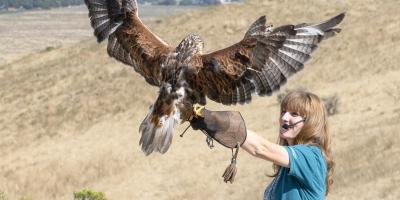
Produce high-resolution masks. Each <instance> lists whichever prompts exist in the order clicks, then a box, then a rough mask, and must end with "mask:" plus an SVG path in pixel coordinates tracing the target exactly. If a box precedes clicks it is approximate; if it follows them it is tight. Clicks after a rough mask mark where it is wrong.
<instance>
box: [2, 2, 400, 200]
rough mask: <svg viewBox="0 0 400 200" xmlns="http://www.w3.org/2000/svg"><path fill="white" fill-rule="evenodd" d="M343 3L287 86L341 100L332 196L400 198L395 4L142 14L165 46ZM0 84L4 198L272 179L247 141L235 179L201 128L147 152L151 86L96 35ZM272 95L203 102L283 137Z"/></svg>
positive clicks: (248, 187) (225, 37)
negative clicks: (330, 32)
mask: <svg viewBox="0 0 400 200" xmlns="http://www.w3.org/2000/svg"><path fill="white" fill-rule="evenodd" d="M343 11H346V12H347V16H346V18H345V20H344V21H343V23H342V24H341V25H340V27H341V28H342V29H343V30H342V32H341V33H340V34H339V35H338V36H337V37H334V38H331V39H329V40H327V41H325V42H323V43H322V45H321V46H320V48H319V49H318V50H317V51H316V52H315V54H314V55H313V59H312V60H311V62H309V63H308V64H307V65H306V67H305V68H304V70H303V71H302V72H300V73H298V74H296V75H295V76H293V77H292V78H291V79H290V80H289V81H288V84H287V85H285V86H284V88H283V89H282V90H283V91H284V90H285V89H295V88H298V87H303V88H306V89H308V90H310V91H312V92H314V93H316V94H318V95H320V96H321V97H329V96H332V95H334V94H336V95H337V96H338V97H339V101H340V104H339V107H338V113H337V114H335V115H333V116H331V117H330V118H329V122H330V131H331V134H332V135H333V138H334V141H333V147H334V156H335V160H336V170H335V183H334V187H333V190H332V192H331V193H330V194H329V196H328V199H330V200H333V199H346V200H347V199H357V200H358V199H400V169H399V168H398V166H399V165H400V137H399V136H398V135H399V134H398V130H399V129H400V104H399V101H400V78H399V77H400V67H399V63H400V57H399V55H400V48H399V45H400V24H399V22H400V15H399V14H398V13H399V12H400V2H399V1H397V0H387V1H373V0H355V1H324V0H298V1H277V0H271V1H266V0H249V1H247V2H246V4H244V5H223V6H218V7H215V8H209V9H207V10H199V11H196V12H191V13H186V14H183V15H180V16H173V17H168V18H160V19H158V20H149V21H148V25H149V27H150V28H151V29H152V30H154V31H155V32H156V33H157V34H158V35H160V36H161V37H162V38H164V39H165V40H166V41H168V42H169V43H170V44H171V45H177V44H178V43H179V42H180V40H181V39H182V38H183V37H184V36H185V35H186V34H187V33H189V32H195V33H198V34H200V35H201V36H202V38H203V40H204V42H205V48H206V51H212V50H216V49H219V48H223V47H226V46H227V45H230V44H233V43H234V42H236V41H239V40H240V39H241V38H242V37H243V35H244V33H245V31H246V30H247V28H248V26H249V25H250V24H251V23H252V22H253V21H254V20H256V19H257V18H258V17H259V16H261V15H264V14H266V15H267V19H268V21H269V22H270V23H273V24H274V25H275V27H276V26H279V25H283V24H288V23H301V22H317V21H321V20H325V19H328V18H329V17H331V16H334V15H336V14H338V13H340V12H343ZM87 23H89V20H87ZM0 85H1V90H0V105H1V106H0V137H1V138H2V139H1V140H0V155H1V157H0V159H1V162H0V192H4V194H6V195H7V196H8V198H9V199H17V198H19V197H21V196H29V197H32V199H37V200H39V199H72V198H73V192H74V191H80V190H82V189H83V188H91V189H93V190H95V191H101V192H104V194H105V196H107V198H108V199H126V200H130V199H221V200H223V199H234V200H235V199H237V200H239V199H241V200H242V199H261V198H262V194H263V192H264V189H265V186H266V185H267V184H268V183H269V182H270V181H271V179H270V178H269V177H268V176H266V174H271V173H272V167H271V163H269V162H266V161H263V160H260V159H257V158H254V157H251V156H250V155H248V154H247V153H245V152H244V151H241V152H240V153H239V158H238V174H237V177H236V181H235V182H234V183H233V184H225V183H224V182H223V179H222V178H221V175H222V173H223V171H224V169H225V167H226V166H227V165H228V164H229V159H230V155H231V152H230V150H228V149H225V148H224V147H221V146H220V145H216V147H215V148H214V149H212V150H210V149H209V148H208V147H207V145H206V143H205V137H204V135H203V134H202V133H200V132H195V131H193V130H190V131H188V132H187V133H186V134H185V136H184V137H183V138H181V137H179V136H178V134H180V133H181V131H183V130H184V128H186V126H187V124H183V125H181V126H180V130H179V131H176V133H175V137H174V140H173V143H172V146H171V148H170V150H169V151H168V152H167V153H166V154H165V155H159V154H154V155H150V156H148V157H146V156H145V155H144V154H143V153H142V152H141V151H140V147H139V145H138V143H139V133H138V126H139V124H140V122H141V121H142V119H143V117H144V116H145V114H146V113H147V108H148V106H149V105H150V104H151V103H152V102H153V101H154V99H155V97H156V95H157V88H155V87H151V86H149V85H148V84H146V83H145V81H144V79H143V78H142V77H140V76H139V75H138V74H137V73H135V72H134V71H133V70H132V69H131V68H129V67H127V66H125V65H122V64H120V63H118V62H117V61H115V60H113V59H111V58H109V57H108V55H107V53H106V47H105V44H101V45H99V44H97V43H96V42H95V38H90V39H85V40H83V41H81V42H79V43H76V44H73V45H62V46H61V47H59V48H54V49H47V50H46V51H41V52H37V53H33V54H31V55H28V56H25V57H23V58H20V59H16V60H15V61H13V62H10V63H8V64H4V65H1V66H0ZM277 94H278V93H276V94H274V95H273V96H272V97H264V98H254V99H253V102H252V103H251V104H248V105H243V106H231V107H227V106H221V105H218V104H216V103H213V102H211V101H209V102H208V103H209V104H208V105H209V106H208V107H209V108H210V109H214V110H217V109H218V110H238V111H240V112H241V113H242V115H243V117H244V118H245V120H246V123H247V127H248V128H249V129H252V130H254V131H256V132H258V133H259V134H260V135H262V136H263V137H265V138H267V139H269V140H271V141H276V139H277V134H278V126H277V125H278V116H279V111H278V109H279V105H278V103H277V97H276V95H277Z"/></svg>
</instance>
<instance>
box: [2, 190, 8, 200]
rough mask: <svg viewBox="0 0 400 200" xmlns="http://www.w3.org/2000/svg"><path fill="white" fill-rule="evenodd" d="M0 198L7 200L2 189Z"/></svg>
mask: <svg viewBox="0 0 400 200" xmlns="http://www.w3.org/2000/svg"><path fill="white" fill-rule="evenodd" d="M0 200H7V196H6V194H5V193H4V192H2V191H0Z"/></svg>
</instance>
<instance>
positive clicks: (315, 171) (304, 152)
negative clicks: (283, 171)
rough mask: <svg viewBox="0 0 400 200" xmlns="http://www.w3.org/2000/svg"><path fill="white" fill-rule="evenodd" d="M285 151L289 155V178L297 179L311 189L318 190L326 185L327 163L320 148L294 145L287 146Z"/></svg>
mask: <svg viewBox="0 0 400 200" xmlns="http://www.w3.org/2000/svg"><path fill="white" fill-rule="evenodd" d="M285 149H286V150H287V152H288V154H289V168H290V169H289V176H293V177H295V178H296V179H297V180H299V181H300V182H301V183H302V184H304V185H305V186H306V187H307V188H309V189H314V190H317V189H318V188H321V186H323V185H325V179H326V172H327V168H326V162H325V159H324V157H323V155H322V153H321V150H320V149H319V148H318V147H316V146H311V145H294V146H285ZM323 188H324V187H323Z"/></svg>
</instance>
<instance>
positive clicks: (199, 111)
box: [193, 104, 204, 117]
mask: <svg viewBox="0 0 400 200" xmlns="http://www.w3.org/2000/svg"><path fill="white" fill-rule="evenodd" d="M203 110H204V106H202V105H200V104H194V105H193V112H194V116H195V117H204V115H203Z"/></svg>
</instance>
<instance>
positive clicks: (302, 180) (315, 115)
mask: <svg viewBox="0 0 400 200" xmlns="http://www.w3.org/2000/svg"><path fill="white" fill-rule="evenodd" d="M279 124H280V129H279V144H274V143H272V142H269V141H268V140H266V139H264V138H262V137H260V136H258V135H257V134H256V133H254V132H251V131H248V132H247V138H246V140H245V142H244V143H243V145H242V148H243V149H245V150H246V151H247V152H249V153H250V154H252V155H254V156H255V157H258V158H261V159H264V160H267V161H270V162H272V163H273V166H274V170H275V174H274V177H275V178H274V179H273V181H272V182H271V183H270V184H269V185H268V187H267V188H266V189H265V193H264V199H265V200H267V199H268V200H269V199H324V197H325V196H326V195H327V194H328V192H329V188H330V186H331V184H332V172H333V166H334V162H333V160H332V157H331V150H330V135H329V132H328V123H327V113H326V110H325V107H324V105H323V103H322V102H321V100H320V99H319V98H318V96H316V95H315V94H312V93H309V92H304V91H295V92H291V93H289V94H288V95H287V96H286V97H285V98H284V99H283V101H282V103H281V115H280V120H279Z"/></svg>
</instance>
